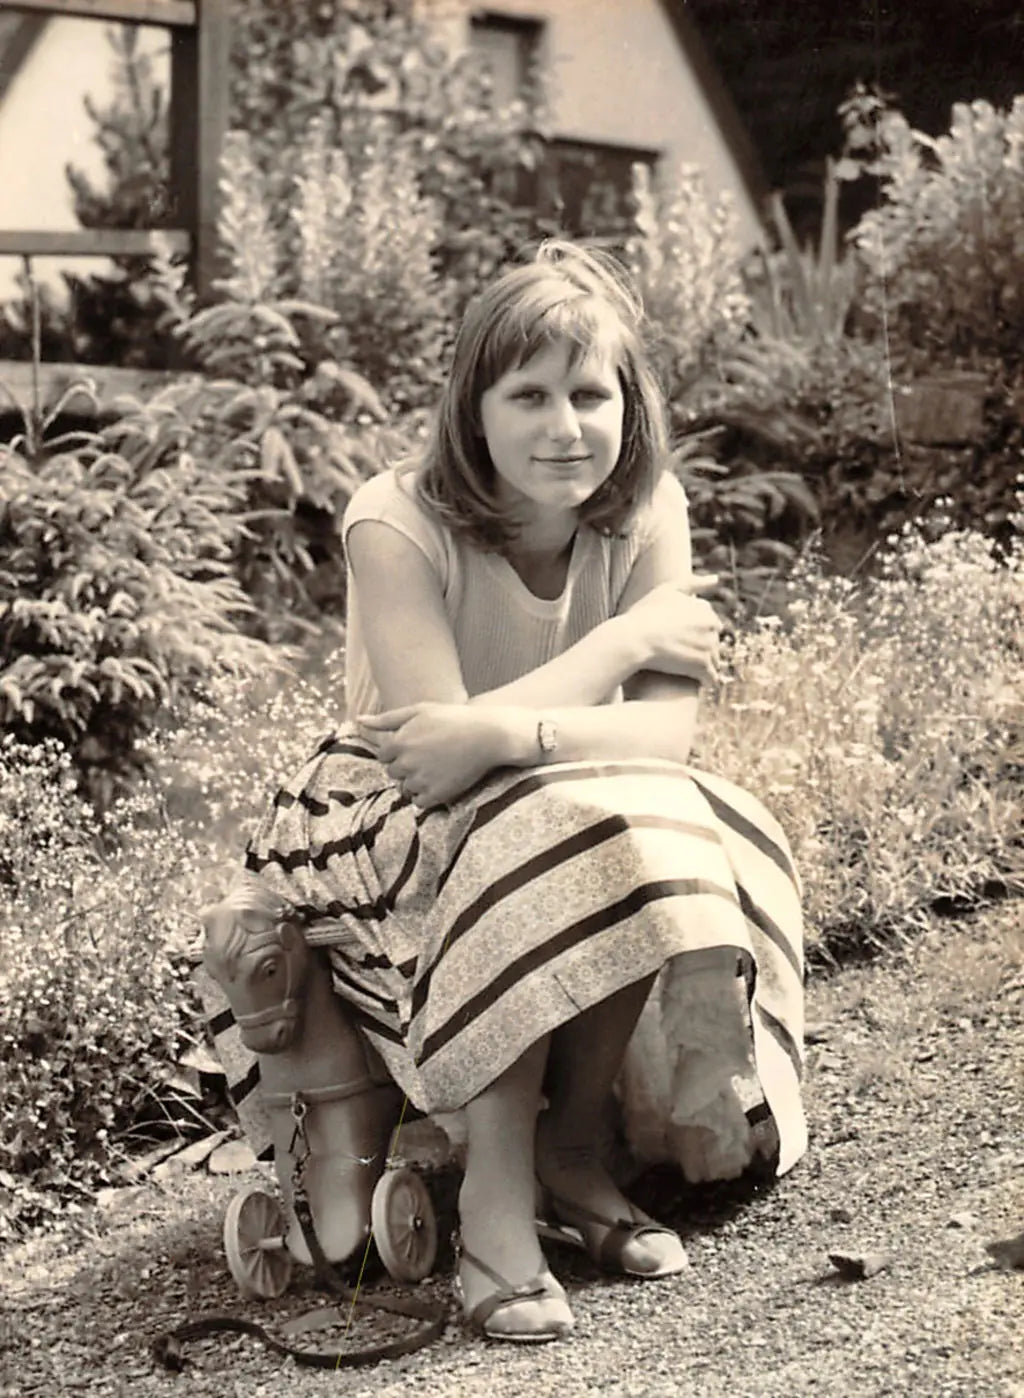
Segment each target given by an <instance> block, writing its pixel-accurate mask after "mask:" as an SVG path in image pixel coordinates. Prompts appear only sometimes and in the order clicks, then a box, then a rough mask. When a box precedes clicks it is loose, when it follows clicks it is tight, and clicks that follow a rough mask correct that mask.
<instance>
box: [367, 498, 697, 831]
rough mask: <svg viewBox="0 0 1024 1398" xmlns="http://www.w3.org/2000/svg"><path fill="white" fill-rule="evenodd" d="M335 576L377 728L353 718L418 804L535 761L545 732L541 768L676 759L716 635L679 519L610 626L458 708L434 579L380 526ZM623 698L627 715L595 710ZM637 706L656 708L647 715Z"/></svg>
mask: <svg viewBox="0 0 1024 1398" xmlns="http://www.w3.org/2000/svg"><path fill="white" fill-rule="evenodd" d="M348 553H349V562H350V565H351V568H352V571H353V574H354V576H355V579H356V583H357V599H358V606H359V615H360V623H361V626H362V629H363V632H364V636H365V644H366V648H367V653H368V658H369V662H370V666H371V670H372V672H373V675H374V679H375V681H376V684H377V687H378V689H379V691H380V693H381V697H382V701H383V703H384V704H385V705H386V706H387V711H386V712H385V713H384V714H383V715H379V716H377V717H375V718H369V717H362V718H361V722H362V725H363V732H364V733H365V734H366V736H367V737H368V739H369V740H370V741H372V742H374V743H375V744H376V745H377V750H378V754H379V756H380V758H381V760H382V761H383V762H385V763H387V765H388V767H389V770H390V771H391V773H392V775H393V776H394V777H395V778H396V780H402V781H404V782H405V784H406V787H407V789H409V790H410V791H411V792H412V793H413V795H414V798H415V799H417V800H418V801H419V803H420V804H422V805H425V806H429V805H435V804H440V803H441V802H443V801H445V800H450V799H453V797H454V796H455V795H458V794H459V793H460V792H461V791H463V790H465V789H466V788H467V787H468V786H469V785H471V784H472V783H473V782H474V781H476V780H477V779H478V778H479V777H480V776H482V775H483V774H484V773H486V772H487V771H489V770H491V769H492V768H494V767H497V766H502V765H508V764H515V765H522V766H532V765H536V764H538V763H539V762H540V761H541V760H543V755H542V754H541V752H540V749H539V747H538V744H537V723H538V720H539V718H540V717H542V716H543V717H545V718H549V719H551V720H552V721H554V722H555V723H556V724H557V725H558V728H559V746H558V750H557V752H556V753H555V754H554V759H555V760H571V759H574V758H585V757H628V756H660V757H666V758H672V759H675V760H677V761H682V760H685V758H686V756H687V755H688V753H689V748H690V744H691V741H692V736H693V728H694V723H695V717H696V691H697V684H696V681H695V679H694V676H695V675H702V674H706V673H707V669H708V666H709V663H710V656H711V654H712V653H713V648H714V642H715V640H716V639H717V622H716V620H715V618H714V614H713V612H711V609H710V608H709V607H708V605H707V604H706V603H704V602H702V601H701V600H700V599H699V598H697V597H695V596H693V593H692V588H693V586H694V580H693V579H691V577H690V574H689V566H690V559H689V538H688V531H687V529H686V520H685V513H681V517H680V519H679V521H678V528H676V529H675V530H668V531H664V530H663V531H662V533H661V534H660V536H659V538H658V540H657V541H656V542H655V543H654V544H653V545H652V546H651V547H649V548H648V549H647V550H646V551H645V553H644V554H642V555H641V557H640V559H638V561H637V564H636V566H635V567H634V570H633V573H632V575H631V576H630V579H629V581H628V583H627V587H626V590H625V593H624V595H623V598H622V602H621V606H620V612H619V615H617V616H616V617H613V618H610V619H609V620H608V621H606V622H604V623H602V624H601V625H600V626H598V627H595V628H594V630H593V631H592V632H591V633H590V634H589V635H587V636H585V637H584V638H583V639H582V640H581V641H579V642H578V643H577V644H576V645H574V646H572V647H571V648H570V649H569V650H567V651H566V652H564V653H563V654H562V655H560V656H558V657H556V658H555V659H553V660H552V661H550V662H548V663H547V664H545V665H543V666H540V667H538V668H537V669H535V670H533V671H531V672H530V673H529V674H527V675H524V676H522V677H521V678H520V679H518V680H516V681H514V682H513V683H511V684H509V685H505V686H502V687H501V688H500V689H496V690H492V691H490V692H488V693H486V694H480V695H476V696H474V698H473V699H472V700H469V699H468V698H467V695H466V690H465V685H464V682H463V678H462V673H461V668H460V666H459V659H458V654H457V652H456V649H455V643H454V638H453V637H452V634H451V629H450V626H449V624H448V621H447V617H446V615H445V611H444V604H443V599H442V597H441V591H440V585H439V583H438V580H437V577H436V575H435V573H434V571H433V569H432V567H431V565H430V564H429V562H428V561H427V559H426V558H425V556H424V555H423V554H421V552H420V550H419V549H418V548H417V547H416V545H415V544H413V543H412V542H411V541H410V540H408V539H406V538H405V537H404V536H403V535H401V534H400V533H398V532H397V531H396V530H394V529H391V528H390V527H389V526H387V525H384V524H380V523H378V522H376V521H363V522H361V523H359V524H357V525H355V526H353V528H352V529H351V530H350V533H349V537H348ZM619 685H623V687H624V689H625V693H626V696H627V700H628V702H627V703H625V704H614V705H606V704H604V703H603V702H602V701H603V700H605V699H607V698H608V697H609V695H610V694H611V693H612V692H613V691H614V690H615V689H616V688H617V687H618V686H619ZM650 701H660V702H658V703H652V702H650Z"/></svg>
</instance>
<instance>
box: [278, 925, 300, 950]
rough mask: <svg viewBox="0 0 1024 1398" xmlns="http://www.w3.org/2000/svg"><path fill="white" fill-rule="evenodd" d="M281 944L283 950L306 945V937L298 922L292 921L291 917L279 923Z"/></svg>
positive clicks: (296, 948)
mask: <svg viewBox="0 0 1024 1398" xmlns="http://www.w3.org/2000/svg"><path fill="white" fill-rule="evenodd" d="M280 937H281V946H282V947H283V948H284V950H285V951H289V952H290V951H297V950H300V949H301V948H303V947H304V946H305V945H306V938H305V935H304V934H303V931H302V924H301V923H300V922H292V921H291V919H288V920H286V921H285V922H282V923H281V931H280Z"/></svg>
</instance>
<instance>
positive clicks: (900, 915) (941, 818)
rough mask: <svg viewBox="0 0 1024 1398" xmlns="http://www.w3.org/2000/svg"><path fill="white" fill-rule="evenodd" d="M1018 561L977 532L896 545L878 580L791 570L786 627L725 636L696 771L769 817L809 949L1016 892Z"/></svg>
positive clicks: (1021, 632)
mask: <svg viewBox="0 0 1024 1398" xmlns="http://www.w3.org/2000/svg"><path fill="white" fill-rule="evenodd" d="M936 527H939V526H936ZM1022 562H1024V559H1022V557H1021V555H1020V551H1019V549H1018V551H1017V553H1016V555H1015V556H1014V557H1013V558H1011V559H1010V560H1009V563H1008V565H1007V566H1001V565H999V564H997V563H996V561H995V560H994V559H993V556H992V549H991V544H990V542H989V541H987V540H986V539H985V538H983V537H982V536H980V535H978V534H971V533H960V532H952V531H951V532H947V533H945V534H942V535H941V537H939V538H938V539H936V540H935V541H933V542H930V543H929V542H927V541H926V539H925V537H924V536H923V534H922V533H921V532H919V531H908V532H907V533H906V534H905V535H904V536H903V537H902V538H901V539H900V541H899V543H898V544H897V545H896V546H895V547H894V548H892V549H891V550H890V553H889V557H888V563H887V567H886V569H885V571H884V574H883V575H882V576H880V577H878V578H876V579H874V580H873V581H871V582H868V583H865V584H862V585H859V586H858V585H856V584H855V583H853V582H852V581H850V580H848V579H842V578H835V577H833V578H825V577H822V576H820V575H818V574H817V573H815V572H814V571H813V569H804V571H803V572H802V574H801V575H799V576H798V577H797V578H796V579H795V580H794V581H793V582H792V583H791V593H790V598H791V600H790V601H789V605H788V609H787V613H786V619H785V621H784V622H783V621H780V620H778V619H776V618H766V619H762V621H761V622H760V623H759V624H758V625H757V626H756V627H755V628H753V629H752V630H750V631H749V632H744V633H742V634H741V635H740V636H739V637H738V638H737V640H736V643H735V649H734V653H733V655H732V658H731V665H730V670H729V675H728V678H727V679H726V681H725V682H724V683H723V685H722V687H721V688H720V690H719V692H718V694H717V695H716V696H715V697H714V699H713V701H712V702H711V703H710V704H709V707H708V710H707V711H706V712H705V715H704V720H703V727H702V732H701V739H700V742H701V750H700V753H699V761H700V762H701V763H702V764H704V765H706V766H708V767H709V768H710V769H712V770H716V771H722V772H724V773H726V774H727V775H731V776H732V777H733V778H734V779H736V780H737V781H740V782H741V783H743V784H744V785H746V786H748V787H749V788H750V789H752V790H754V791H756V792H757V793H758V794H759V795H760V796H761V797H762V798H763V799H764V800H765V801H766V802H767V803H768V805H769V806H770V807H771V808H772V809H773V810H774V811H775V812H776V814H777V815H778V816H779V818H780V819H781V821H782V823H783V825H784V826H785V828H786V830H787V833H788V834H789V836H790V838H791V840H792V842H793V846H794V852H795V855H796V859H797V863H798V865H799V867H800V869H801V872H802V874H803V877H804V881H805V890H806V897H805V906H806V913H807V920H808V930H809V935H810V936H811V938H812V939H813V941H814V942H815V944H816V945H817V947H818V949H819V952H824V953H825V954H826V955H839V956H841V955H844V954H849V953H851V952H853V953H857V952H864V951H867V950H871V949H873V948H875V947H879V946H882V945H884V944H886V943H888V942H891V941H892V940H893V939H894V938H899V937H902V936H905V935H907V934H908V933H912V932H913V931H914V929H915V928H919V927H921V926H922V925H924V924H925V923H926V922H927V921H928V919H929V918H930V917H931V916H932V915H933V914H934V913H935V911H936V910H942V909H947V910H949V909H953V910H956V909H959V908H963V907H966V906H971V905H974V904H977V903H979V902H981V901H984V899H985V898H986V897H990V896H994V895H996V894H998V893H999V892H1001V891H1012V892H1015V893H1016V894H1018V895H1019V894H1021V893H1024V844H1022V842H1021V833H1020V819H1019V812H1020V803H1021V795H1022V791H1021V781H1022V777H1024V708H1022V705H1021V695H1020V688H1019V684H1018V679H1019V674H1020V667H1021V661H1022V659H1024V589H1022V585H1021V577H1022V576H1024V574H1022V572H1021V563H1022Z"/></svg>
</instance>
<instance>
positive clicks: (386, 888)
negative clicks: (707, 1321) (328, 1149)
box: [204, 727, 806, 1173]
mask: <svg viewBox="0 0 1024 1398" xmlns="http://www.w3.org/2000/svg"><path fill="white" fill-rule="evenodd" d="M240 877H241V878H242V879H243V880H247V879H259V880H260V881H261V882H263V883H264V884H265V886H266V887H267V888H268V890H270V891H272V892H273V893H275V894H276V895H277V896H279V897H280V898H283V899H284V900H286V901H287V902H288V903H289V904H290V905H291V907H292V909H293V910H294V913H295V915H297V916H298V917H299V918H300V919H301V920H302V921H304V922H305V924H306V926H307V929H308V930H307V934H306V935H307V940H308V941H309V942H310V944H312V945H318V946H322V947H325V948H327V951H328V954H329V958H330V962H331V967H332V972H333V978H334V986H335V989H336V991H337V993H338V994H339V995H341V996H342V997H343V998H344V999H345V1001H346V1002H347V1003H348V1005H349V1007H350V1009H351V1012H352V1014H353V1016H354V1018H355V1020H356V1022H357V1023H358V1024H359V1025H360V1027H361V1028H362V1030H363V1031H364V1033H365V1035H366V1037H367V1039H368V1040H369V1041H370V1043H371V1044H372V1045H373V1046H374V1047H375V1048H376V1049H377V1050H378V1052H379V1053H380V1055H381V1057H382V1058H383V1060H384V1063H385V1064H386V1066H387V1068H388V1070H389V1072H390V1073H391V1075H392V1077H393V1078H394V1079H395V1081H396V1082H397V1083H398V1085H399V1087H400V1088H401V1089H402V1090H403V1091H404V1092H405V1093H406V1094H407V1096H408V1097H409V1099H410V1100H411V1102H412V1103H413V1105H414V1106H415V1107H417V1108H419V1109H420V1110H421V1111H424V1112H429V1113H438V1112H450V1111H453V1110H455V1109H457V1108H459V1107H461V1106H463V1105H464V1104H465V1103H466V1102H467V1101H469V1100H470V1099H471V1098H473V1097H475V1096H476V1095H477V1094H479V1093H480V1092H481V1091H482V1090H483V1089H485V1088H486V1087H487V1086H488V1085H489V1084H490V1083H492V1082H493V1081H494V1080H495V1079H496V1078H497V1077H498V1076H499V1075H500V1074H501V1073H502V1072H503V1071H504V1070H505V1069H506V1068H508V1067H509V1066H510V1065H511V1064H512V1063H514V1062H515V1061H516V1059H517V1058H518V1057H519V1056H520V1055H521V1054H522V1053H523V1052H524V1051H525V1050H526V1049H527V1048H528V1047H529V1046H530V1045H531V1044H532V1043H534V1042H536V1040H538V1039H539V1038H541V1037H542V1036H544V1035H545V1034H547V1033H549V1032H551V1031H553V1030H555V1029H557V1028H558V1027H559V1026H560V1025H562V1024H565V1023H566V1022H567V1021H569V1020H571V1019H573V1018H574V1017H575V1016H576V1015H578V1014H579V1013H580V1012H581V1011H583V1010H586V1009H587V1008H588V1007H589V1006H592V1005H595V1004H597V1003H598V1002H599V1001H601V1000H604V999H606V998H607V997H608V996H609V995H611V994H613V993H614V992H615V991H617V990H619V989H621V988H622V987H624V986H626V985H629V984H631V983H633V982H636V981H638V980H642V979H645V978H647V977H649V976H651V975H654V974H656V973H657V980H656V982H655V988H654V990H653V992H652V996H651V999H650V1001H649V1005H648V1011H646V1012H645V1016H644V1017H642V1026H639V1027H638V1034H637V1036H635V1038H636V1043H635V1045H634V1048H633V1053H632V1062H631V1063H628V1064H627V1069H628V1071H627V1072H626V1074H625V1078H626V1081H627V1085H628V1083H632V1084H633V1091H634V1095H636V1096H637V1097H638V1098H641V1099H642V1100H643V1101H644V1102H646V1103H650V1104H653V1103H655V1101H657V1102H658V1104H659V1105H658V1106H657V1108H656V1109H657V1110H658V1111H660V1112H662V1113H663V1114H664V1115H665V1117H666V1122H665V1123H663V1124H667V1125H669V1126H673V1125H674V1126H675V1127H682V1126H685V1124H686V1122H685V1118H686V1114H687V1111H688V1110H689V1107H688V1106H687V1105H686V1102H687V1101H688V1102H690V1103H694V1102H696V1101H697V1100H698V1099H699V1098H700V1097H701V1096H703V1097H705V1098H706V1097H707V1096H708V1093H707V1092H705V1093H703V1094H701V1093H700V1092H698V1093H697V1094H696V1096H695V1095H694V1092H693V1077H694V1064H695V1063H699V1064H702V1065H704V1068H705V1069H706V1074H705V1075H710V1076H711V1077H715V1076H716V1074H717V1078H718V1079H719V1080H722V1081H724V1080H725V1079H727V1078H728V1077H729V1075H730V1074H734V1073H738V1072H742V1070H743V1063H741V1062H740V1061H739V1059H740V1058H741V1057H742V1058H743V1062H744V1063H746V1064H747V1066H749V1069H750V1074H749V1076H750V1077H751V1078H752V1081H753V1083H754V1088H755V1091H754V1093H753V1096H754V1098H755V1099H756V1100H753V1101H751V1102H749V1103H748V1106H747V1114H748V1117H749V1119H750V1120H751V1121H753V1120H755V1119H756V1118H757V1116H758V1115H760V1116H761V1117H762V1118H769V1119H770V1121H771V1123H772V1124H773V1126H774V1132H775V1137H776V1144H777V1154H776V1165H777V1169H778V1170H779V1172H780V1173H781V1172H782V1171H784V1170H786V1169H788V1168H789V1167H790V1166H791V1165H792V1164H793V1163H794V1162H795V1160H797V1159H798V1158H799V1156H800V1155H801V1154H802V1153H803V1151H804V1149H805V1146H806V1128H805V1125H804V1117H803V1112H802V1107H801V1102H800V1090H799V1080H800V1075H801V1066H802V1033H803V971H802V925H801V915H800V901H799V884H798V879H797V875H796V872H795V870H794V868H793V865H792V860H791V857H790V853H789V850H788V846H787V844H786V840H785V837H784V835H783V834H782V831H781V830H780V828H779V826H778V825H777V823H776V822H775V821H774V819H773V818H772V817H771V816H770V815H769V814H768V812H767V811H766V810H765V808H764V807H763V806H762V805H761V804H760V802H758V801H757V800H756V799H755V798H754V797H752V796H751V795H750V794H748V793H747V792H745V791H743V790H741V789H740V788H738V787H737V786H735V785H733V784H732V783H730V782H726V781H724V780H722V779H720V778H717V777H712V776H709V775H707V774H706V773H703V772H700V771H697V770H696V769H693V768H690V767H684V766H681V765H679V764H677V763H673V762H667V761H662V760H657V759H651V760H646V759H645V760H639V761H638V760H632V759H631V760H628V761H614V762H612V761H601V762H596V761H588V762H565V763H557V764H553V765H550V766H545V767H542V768H537V769H526V770H523V769H501V770H499V771H496V772H494V773H492V774H491V775H490V776H488V777H487V778H486V779H485V780H484V781H483V782H481V783H480V784H478V785H477V786H475V787H474V788H473V789H472V790H471V791H470V792H467V793H466V794H465V795H464V796H463V797H461V798H460V799H458V800H457V801H455V802H453V803H452V804H451V805H450V806H448V807H445V808H441V809H438V810H432V811H421V810H419V809H417V808H416V807H414V806H412V805H411V804H410V803H409V801H408V800H407V799H406V798H405V797H404V796H402V794H401V793H400V791H399V790H398V788H397V787H396V785H395V784H394V782H393V781H391V779H390V778H389V777H388V774H387V772H386V771H385V769H384V768H383V767H382V766H381V765H380V764H379V763H378V762H377V761H376V759H375V758H374V756H373V754H372V752H371V751H370V749H369V748H367V747H366V746H365V745H364V744H363V743H361V742H360V740H359V739H358V736H357V735H356V732H355V730H354V729H353V728H351V727H346V728H344V729H343V730H341V731H340V732H339V733H338V734H336V735H332V737H330V738H328V739H327V740H325V741H324V742H323V743H322V744H321V745H320V747H319V748H318V749H317V751H316V752H315V754H314V755H313V756H312V758H311V759H310V760H309V761H308V762H307V763H306V764H305V766H304V767H303V768H302V769H301V770H300V771H299V772H298V773H297V774H296V775H295V777H294V779H293V780H292V781H289V782H288V783H286V784H285V785H284V786H283V787H282V788H281V789H280V790H279V791H278V792H277V794H276V796H275V797H274V799H273V801H272V802H271V804H270V806H269V808H268V810H267V812H266V814H265V816H264V818H263V820H262V822H261V823H260V825H259V827H258V829H257V830H256V832H255V834H254V836H253V838H252V840H251V841H250V843H249V847H248V849H247V852H246V856H245V861H244V870H243V872H242V873H241V875H240ZM716 968H717V970H716ZM709 969H710V970H711V972H712V973H714V975H717V979H718V984H719V987H720V988H722V980H723V976H724V979H725V982H726V985H725V987H724V989H725V992H726V993H725V994H723V995H722V996H720V997H719V999H718V1000H717V1001H715V1000H714V997H713V995H712V996H709V994H708V993H706V987H707V975H708V972H709ZM737 970H739V971H740V972H741V973H742V975H741V978H740V979H739V980H737V979H736V973H737ZM702 975H703V976H704V978H705V981H704V988H700V987H701V985H702V982H701V976H702ZM736 986H739V987H741V989H742V993H740V994H734V993H732V990H731V989H730V987H736ZM688 987H689V989H688ZM693 987H698V990H697V992H696V994H694V992H693ZM204 999H206V1000H207V1006H208V1008H209V1009H212V1010H214V1011H215V1010H216V1009H217V1008H218V1005H217V1003H216V1002H217V997H216V993H215V991H214V990H213V989H211V987H210V986H209V985H208V986H207V990H206V993H205V994H204ZM222 1004H223V1001H221V1005H222ZM709 1006H711V1007H712V1009H711V1010H709ZM652 1016H653V1021H652ZM229 1019H230V1017H227V1019H226V1018H225V1017H224V1016H223V1015H220V1016H219V1019H218V1023H219V1029H220V1033H219V1034H218V1036H217V1039H218V1048H219V1049H220V1051H221V1055H222V1058H223V1059H224V1061H225V1067H226V1068H227V1071H228V1074H229V1078H230V1079H232V1080H233V1082H234V1084H235V1093H236V1100H237V1097H238V1096H239V1095H240V1093H241V1090H242V1084H243V1083H244V1084H245V1086H246V1087H251V1085H252V1084H253V1082H254V1081H255V1079H256V1074H257V1072H258V1069H257V1067H256V1064H255V1060H254V1057H253V1056H252V1055H247V1051H246V1050H245V1049H244V1048H243V1047H242V1046H241V1044H240V1042H239V1041H238V1040H237V1033H235V1032H233V1031H232V1030H231V1029H230V1027H229V1024H228V1022H229ZM226 1026H228V1027H226ZM641 1030H642V1032H641ZM737 1046H738V1047H737ZM645 1084H646V1086H645ZM658 1084H660V1086H657V1085H658ZM655 1087H657V1090H655ZM684 1099H686V1100H685V1101H684ZM625 1105H626V1108H627V1116H628V1115H629V1108H630V1103H629V1102H628V1101H627V1102H626V1104H625ZM650 1110H655V1107H654V1106H653V1105H652V1106H651V1107H650ZM633 1115H634V1116H635V1115H636V1104H635V1103H634V1111H633ZM669 1118H670V1119H671V1120H670V1121H669ZM644 1125H645V1123H643V1122H641V1123H640V1124H639V1127H638V1130H639V1134H641V1135H642V1134H643V1132H644ZM646 1126H647V1127H648V1128H649V1127H651V1123H650V1122H647V1123H646ZM250 1134H252V1132H251V1131H250ZM647 1135H648V1138H649V1139H653V1136H654V1135H657V1131H655V1132H654V1133H653V1135H652V1132H651V1131H650V1130H648V1132H647ZM670 1137H671V1131H669V1133H668V1136H665V1134H664V1133H662V1139H670ZM253 1144H254V1145H257V1146H258V1144H259V1143H258V1142H255V1141H254V1142H253ZM648 1153H650V1152H648Z"/></svg>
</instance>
